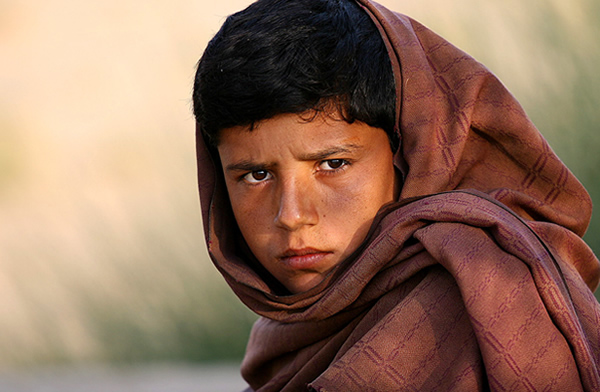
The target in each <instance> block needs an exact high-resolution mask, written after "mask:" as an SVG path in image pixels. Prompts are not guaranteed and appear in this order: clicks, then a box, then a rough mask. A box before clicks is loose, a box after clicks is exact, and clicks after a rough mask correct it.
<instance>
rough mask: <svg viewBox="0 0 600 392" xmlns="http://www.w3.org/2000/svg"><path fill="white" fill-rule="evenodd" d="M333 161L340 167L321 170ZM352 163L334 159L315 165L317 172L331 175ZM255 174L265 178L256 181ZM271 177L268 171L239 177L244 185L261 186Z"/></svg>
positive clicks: (249, 173) (255, 171) (257, 171)
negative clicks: (262, 175)
mask: <svg viewBox="0 0 600 392" xmlns="http://www.w3.org/2000/svg"><path fill="white" fill-rule="evenodd" d="M334 161H336V163H338V162H339V163H340V166H338V167H331V168H330V169H323V168H322V166H323V165H324V164H330V163H333V162H334ZM351 164H352V163H351V162H350V161H348V160H347V159H340V158H335V159H325V160H323V161H321V162H319V164H318V165H317V167H318V168H319V170H318V172H320V173H323V174H325V175H333V174H336V173H339V172H341V171H343V170H346V168H347V167H348V166H350V165H351ZM255 173H265V178H263V179H260V180H257V179H255V178H253V174H255ZM272 177H273V174H271V173H270V172H269V171H268V170H253V171H251V172H248V173H246V174H244V175H243V176H241V177H240V180H241V181H246V183H248V184H250V185H259V184H262V183H263V182H265V181H267V180H269V179H271V178H272Z"/></svg>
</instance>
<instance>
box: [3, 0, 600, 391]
mask: <svg viewBox="0 0 600 392" xmlns="http://www.w3.org/2000/svg"><path fill="white" fill-rule="evenodd" d="M380 2H381V3H382V4H384V5H386V6H388V7H389V8H391V9H394V10H396V11H399V12H402V13H406V14H408V15H410V16H412V17H414V18H416V19H417V20H419V21H421V22H422V23H424V24H425V25H427V26H429V27H430V28H432V29H433V30H434V31H436V32H438V33H439V34H441V35H442V36H444V37H446V38H447V39H448V40H450V41H451V42H453V43H454V44H455V45H457V46H459V47H460V48H462V49H464V50H465V51H467V52H468V53H470V54H471V55H473V56H474V57H475V58H477V59H478V60H480V61H481V62H483V63H484V64H486V65H487V66H488V67H489V68H490V69H491V70H492V71H493V72H495V73H496V74H497V75H498V76H499V77H500V79H501V80H502V81H503V82H504V83H505V84H506V85H507V86H508V88H509V89H510V90H511V91H512V93H513V94H514V95H515V96H516V97H517V98H518V99H519V101H520V102H521V103H522V104H523V106H524V107H525V109H526V111H527V112H528V113H529V115H530V116H531V117H532V119H533V121H534V122H535V123H536V125H537V126H538V128H539V129H540V130H541V131H542V133H543V134H544V135H545V136H546V138H547V139H548V140H549V142H550V144H551V146H552V147H553V148H554V150H555V151H556V152H557V153H558V155H559V156H560V157H561V158H562V159H563V161H564V162H565V163H566V164H567V165H568V166H569V167H570V168H571V170H572V171H573V172H574V173H575V174H576V175H577V176H578V177H579V178H580V180H581V181H582V182H583V183H584V184H585V185H586V187H587V188H588V190H589V192H590V194H591V195H592V198H593V199H594V201H595V202H596V204H597V205H600V180H599V179H598V178H597V177H598V169H600V133H599V127H600V110H599V109H598V107H599V105H600V73H599V72H598V64H600V41H599V39H600V1H599V0H570V1H568V2H566V1H563V0H545V1H529V2H523V1H517V0H488V1H485V2H481V1H476V0H455V1H442V0H428V1H423V0H405V1H401V0H381V1H380ZM249 3H250V1H247V0H246V1H244V0H221V1H217V2H214V1H204V0H193V1H192V0H172V1H169V2H168V3H167V2H164V1H157V0H146V1H144V2H142V1H134V0H118V1H117V0H102V1H100V0H88V1H85V2H84V1H79V0H47V1H41V0H0V299H1V300H0V387H2V385H5V384H2V382H3V381H2V380H5V382H7V381H6V380H11V382H12V384H10V385H12V386H13V389H14V390H17V389H18V385H21V386H23V385H26V383H27V382H33V381H31V380H32V379H35V377H32V376H31V375H32V374H36V375H37V376H38V378H37V380H45V381H40V382H44V383H47V382H48V380H47V379H45V378H44V377H45V376H44V375H48V374H54V375H63V376H64V377H67V376H68V375H70V377H71V376H72V375H73V372H69V371H68V369H83V368H86V369H89V368H90V367H93V368H94V369H97V367H98V366H104V365H108V366H111V367H119V368H122V367H123V366H125V365H127V367H128V368H132V367H134V368H136V369H139V366H141V365H144V366H146V367H145V368H146V369H148V368H149V369H151V370H150V372H151V373H153V374H162V373H160V371H159V370H157V369H158V368H157V366H159V367H160V369H163V370H164V369H167V370H168V369H174V367H175V368H177V369H180V371H181V369H182V367H183V368H184V369H187V370H189V373H186V371H187V370H186V371H182V372H183V373H177V374H179V376H180V377H184V376H182V374H186V375H188V376H189V374H195V377H204V380H206V379H207V377H213V376H215V374H218V375H220V376H219V377H222V378H232V377H233V378H235V377H239V376H237V370H236V368H237V367H238V366H239V361H240V360H241V357H242V354H243V352H244V347H245V343H246V340H247V338H248V333H249V329H250V327H251V325H252V323H253V321H254V320H255V316H254V315H252V314H251V313H250V312H249V311H247V310H246V309H245V308H244V307H243V306H242V305H241V304H240V303H239V302H238V301H237V299H236V298H235V297H234V296H233V294H231V293H230V291H229V289H228V288H227V287H226V285H225V283H224V281H223V280H222V278H221V277H220V275H218V274H217V273H216V271H215V270H214V268H213V267H212V265H211V263H210V261H209V260H208V257H207V255H206V250H205V247H204V244H203V234H202V228H201V226H202V223H201V218H200V213H199V202H198V196H197V189H196V177H195V176H196V171H195V170H196V169H195V151H194V120H193V116H192V111H191V99H190V95H191V90H192V82H193V76H194V67H195V64H196V62H197V60H198V58H199V57H200V55H201V54H202V51H203V49H204V47H205V45H206V43H207V41H208V40H209V39H210V37H211V36H212V35H213V34H214V33H216V31H217V30H218V28H219V26H220V24H221V23H222V22H223V21H224V18H225V17H226V16H227V15H228V14H230V13H232V12H234V11H236V10H239V9H242V8H244V7H245V6H247V5H248V4H249ZM586 240H587V242H588V244H590V246H591V247H592V248H593V249H594V250H595V252H596V253H597V254H600V216H599V215H598V213H596V214H595V215H594V217H593V219H592V224H591V226H590V229H589V231H588V233H587V235H586ZM215 364H219V366H220V365H221V364H225V365H223V366H225V367H227V368H231V369H233V371H232V373H219V372H218V371H209V372H204V373H202V372H201V371H197V370H195V369H196V367H197V366H200V365H201V366H217V365H215ZM190 366H191V367H190ZM199 368H200V367H198V369H199ZM40 369H44V370H40ZM45 369H55V370H53V371H47V370H45ZM56 369H61V370H56ZM65 369H67V370H65ZM209 369H210V367H209ZM219 369H220V368H219ZM40 374H42V376H40ZM86 374H88V375H89V374H93V375H94V376H93V377H96V376H97V375H98V373H97V371H93V372H91V373H90V372H89V371H88V373H86ZM136 374H138V373H136ZM113 376H114V374H113ZM11 377H12V378H11ZM40 377H41V378H40ZM64 377H63V378H64ZM90 377H92V376H90ZM93 377H92V378H93ZM186 377H187V376H186ZM134 378H135V377H134ZM146 379H147V377H146ZM27 380H29V381H27ZM130 381H131V380H130ZM19 383H20V384H19ZM24 383H25V384H24ZM6 385H8V384H6ZM27 385H30V386H31V385H32V384H27ZM236 385H237V384H236ZM240 385H241V384H240ZM23 388H24V387H23ZM117 388H118V387H117V386H114V388H113V389H110V390H121V389H117ZM223 388H225V387H223ZM231 388H233V387H231ZM2 390H10V389H6V388H4V389H2ZM23 390H25V389H23ZM29 390H33V389H32V388H30V389H29ZM44 390H49V389H44ZM57 390H58V389H57ZM61 390H63V391H65V390H68V388H66V387H65V386H64V385H63V387H62V389H61ZM86 390H91V389H86ZM103 390H105V391H108V390H109V389H103ZM123 390H128V391H132V390H134V389H133V388H131V387H130V388H129V389H123ZM162 390H167V389H162ZM168 390H181V391H182V390H183V388H181V389H168ZM194 390H198V389H197V388H196V389H194ZM214 390H219V389H214ZM221 390H226V389H221Z"/></svg>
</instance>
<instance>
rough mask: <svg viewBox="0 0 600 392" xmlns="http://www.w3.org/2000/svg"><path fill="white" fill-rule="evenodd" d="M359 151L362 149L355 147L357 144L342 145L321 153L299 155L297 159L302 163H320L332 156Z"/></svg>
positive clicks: (358, 146)
mask: <svg viewBox="0 0 600 392" xmlns="http://www.w3.org/2000/svg"><path fill="white" fill-rule="evenodd" d="M360 149H362V146H360V145H357V144H344V145H341V146H335V147H331V148H326V149H324V150H322V151H317V152H314V153H309V154H304V155H301V156H300V157H299V159H300V160H302V161H320V160H323V159H327V158H329V157H331V156H333V155H338V154H350V153H353V152H355V151H356V150H360Z"/></svg>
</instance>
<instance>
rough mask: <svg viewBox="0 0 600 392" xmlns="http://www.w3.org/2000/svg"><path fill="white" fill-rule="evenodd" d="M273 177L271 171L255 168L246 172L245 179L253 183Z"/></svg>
mask: <svg viewBox="0 0 600 392" xmlns="http://www.w3.org/2000/svg"><path fill="white" fill-rule="evenodd" d="M269 178H271V173H269V172H268V171H266V170H255V171H251V172H250V173H248V174H246V175H245V176H244V177H243V179H244V180H245V181H247V182H249V183H251V184H258V183H260V182H263V181H266V180H268V179H269Z"/></svg>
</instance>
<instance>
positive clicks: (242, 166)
mask: <svg viewBox="0 0 600 392" xmlns="http://www.w3.org/2000/svg"><path fill="white" fill-rule="evenodd" d="M273 166H274V164H268V163H267V164H264V163H257V162H253V161H250V160H243V161H238V162H234V163H231V164H229V165H227V166H226V167H225V170H226V171H258V170H266V169H267V168H271V167H273Z"/></svg>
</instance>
